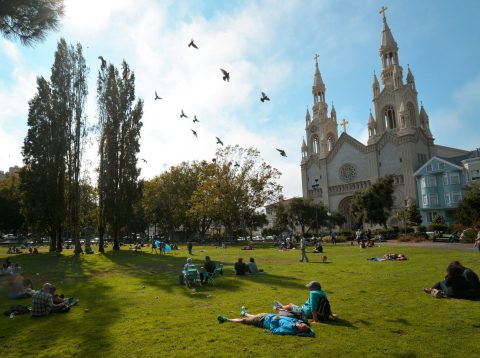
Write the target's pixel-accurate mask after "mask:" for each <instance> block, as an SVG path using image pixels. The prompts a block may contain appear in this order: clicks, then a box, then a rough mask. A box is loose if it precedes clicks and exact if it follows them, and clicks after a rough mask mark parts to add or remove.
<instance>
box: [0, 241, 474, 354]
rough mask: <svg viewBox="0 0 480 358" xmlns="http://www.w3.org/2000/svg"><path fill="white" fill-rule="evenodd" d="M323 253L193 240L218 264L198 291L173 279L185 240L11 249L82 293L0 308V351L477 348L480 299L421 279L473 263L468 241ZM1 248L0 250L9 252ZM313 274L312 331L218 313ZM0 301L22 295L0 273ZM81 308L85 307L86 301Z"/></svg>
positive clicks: (37, 273)
mask: <svg viewBox="0 0 480 358" xmlns="http://www.w3.org/2000/svg"><path fill="white" fill-rule="evenodd" d="M325 249H326V252H325V255H327V256H328V263H321V257H320V256H318V255H319V254H317V255H315V254H309V257H310V259H311V262H310V263H301V262H299V261H298V260H299V252H298V251H296V252H295V251H292V252H280V251H277V250H276V249H274V248H271V247H265V248H258V249H256V250H254V251H241V250H240V247H229V248H227V249H215V248H214V247H194V254H195V255H193V258H194V260H195V261H197V262H198V263H200V262H202V261H203V259H204V257H205V255H210V256H211V257H212V259H213V260H215V261H220V262H223V263H224V264H225V267H224V271H225V275H224V277H222V278H220V279H218V281H217V285H216V286H214V287H213V286H210V285H208V286H202V287H200V288H197V289H196V291H193V290H190V289H187V288H185V287H183V286H180V285H179V284H178V275H179V271H180V269H181V267H182V266H183V264H184V263H185V258H186V257H187V252H186V250H185V248H184V247H181V250H179V251H176V252H174V253H173V254H169V255H167V256H160V255H155V254H151V253H150V252H149V250H150V249H149V248H144V252H142V253H134V252H129V251H126V250H122V251H120V252H112V251H109V252H107V253H106V254H105V255H99V254H95V255H89V256H87V255H82V256H73V255H72V254H71V253H69V252H65V253H63V254H61V255H55V254H49V253H46V252H42V253H41V254H39V255H28V254H25V255H13V256H11V260H12V261H13V262H18V263H20V265H21V266H22V267H23V272H24V275H25V277H30V278H31V279H32V280H33V282H34V285H35V288H38V287H40V286H41V284H42V283H44V282H47V281H48V282H52V283H54V284H55V285H56V286H57V292H58V293H62V292H63V293H65V294H66V296H74V297H76V298H79V299H80V304H79V305H78V306H76V307H74V308H72V310H71V312H69V313H68V314H53V315H51V316H49V317H45V318H31V317H29V316H28V315H24V316H17V317H14V318H12V319H9V318H8V317H6V316H2V317H0V320H1V325H0V327H1V328H0V347H1V351H2V356H4V357H25V356H36V357H51V356H55V357H69V356H78V357H99V356H109V357H183V356H198V357H228V356H232V357H316V356H322V357H360V356H363V357H381V356H382V357H384V356H387V357H475V356H476V357H479V356H480V353H479V352H480V350H479V349H478V341H479V339H480V301H466V300H454V299H434V298H432V297H431V296H429V295H427V294H425V293H423V291H422V288H423V287H427V286H430V285H432V284H433V283H435V282H436V281H438V280H440V279H441V278H442V276H443V274H444V271H445V268H446V266H447V265H448V263H449V262H450V261H452V260H459V261H460V262H462V263H463V264H464V265H465V266H466V267H470V268H472V269H473V270H475V271H476V272H477V273H480V260H479V258H480V255H479V253H478V252H475V251H458V250H440V249H435V248H418V247H406V246H405V247H404V246H402V247H397V246H388V247H387V246H385V245H382V246H380V247H376V248H371V249H364V250H361V249H359V248H358V247H353V246H349V245H348V246H347V245H339V246H336V247H332V246H328V245H327V246H326V248H325ZM387 252H402V253H405V254H406V255H407V256H408V257H409V260H408V261H405V262H370V261H367V260H366V259H367V258H368V257H372V256H382V255H383V254H385V253H387ZM250 256H254V257H255V259H256V261H257V264H258V266H259V268H263V269H264V270H265V271H266V273H265V274H263V275H260V276H254V277H253V276H252V277H235V276H234V275H233V273H232V272H231V268H232V267H233V263H234V262H235V261H236V259H237V258H238V257H244V259H246V260H248V258H249V257H250ZM5 257H6V255H5V249H4V248H2V249H1V253H0V259H1V261H2V262H3V261H4V259H5ZM313 279H316V280H318V281H320V282H321V284H322V286H323V288H324V289H325V291H326V292H327V294H328V297H329V300H330V302H331V305H332V309H333V311H334V312H335V313H337V314H338V319H337V320H336V321H333V322H330V323H320V324H318V325H315V326H314V330H315V332H316V337H315V338H303V337H294V336H276V335H271V334H270V333H269V332H268V331H266V330H262V329H258V328H253V327H248V326H242V325H237V324H230V323H225V324H223V325H220V324H218V322H217V320H216V316H217V315H218V314H219V313H222V314H224V315H226V316H228V317H238V316H239V312H240V307H241V306H242V305H246V306H247V307H248V309H249V312H253V313H257V312H270V311H271V310H272V301H273V300H275V299H278V300H279V301H281V302H283V303H288V302H293V303H297V304H302V303H303V302H304V301H305V300H306V298H307V297H308V289H306V288H305V287H304V285H305V284H306V283H307V282H309V281H311V280H313ZM0 287H1V288H0V308H1V309H2V312H3V311H5V310H6V309H8V308H9V307H10V306H11V305H14V304H26V305H29V304H30V300H29V299H24V300H17V301H13V300H10V299H8V298H7V291H6V278H4V277H1V278H0ZM85 309H87V310H88V311H86V310H85Z"/></svg>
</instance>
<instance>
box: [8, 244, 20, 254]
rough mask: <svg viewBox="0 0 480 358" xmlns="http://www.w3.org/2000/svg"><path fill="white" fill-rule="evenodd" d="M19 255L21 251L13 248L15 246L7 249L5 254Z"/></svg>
mask: <svg viewBox="0 0 480 358" xmlns="http://www.w3.org/2000/svg"><path fill="white" fill-rule="evenodd" d="M21 253H23V251H22V250H20V249H19V248H18V247H15V246H10V247H9V248H8V249H7V254H21Z"/></svg>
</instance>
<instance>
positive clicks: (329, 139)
mask: <svg viewBox="0 0 480 358" xmlns="http://www.w3.org/2000/svg"><path fill="white" fill-rule="evenodd" d="M334 143H335V137H334V136H333V134H332V133H328V135H327V151H329V152H330V151H331V150H332V148H333V144H334Z"/></svg>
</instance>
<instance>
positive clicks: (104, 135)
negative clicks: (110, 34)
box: [97, 61, 143, 251]
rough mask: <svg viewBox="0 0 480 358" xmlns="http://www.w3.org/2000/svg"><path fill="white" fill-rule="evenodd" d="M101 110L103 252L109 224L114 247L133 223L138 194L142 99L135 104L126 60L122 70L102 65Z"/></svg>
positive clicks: (101, 218) (101, 220)
mask: <svg viewBox="0 0 480 358" xmlns="http://www.w3.org/2000/svg"><path fill="white" fill-rule="evenodd" d="M97 93H98V111H99V126H98V127H99V131H100V138H99V142H100V145H99V155H100V166H99V180H98V191H99V200H100V203H99V206H100V207H99V209H100V210H99V216H100V217H99V233H100V241H101V242H100V248H99V250H100V251H103V235H104V232H105V229H106V227H107V226H108V228H109V229H110V230H109V231H110V233H111V235H112V236H113V241H114V245H113V248H114V250H118V249H119V248H120V247H119V237H120V234H121V233H122V232H124V231H125V230H126V229H127V228H128V227H129V226H130V225H129V222H130V220H131V218H132V214H133V204H134V201H135V200H136V198H137V197H138V191H139V184H138V176H139V175H140V169H139V168H138V167H137V153H138V152H139V151H140V143H139V141H140V129H141V127H142V122H141V118H142V115H143V101H142V100H141V99H139V100H138V101H137V102H136V103H135V75H134V73H133V72H132V71H130V68H129V66H128V65H127V63H126V62H125V61H123V62H122V68H121V73H120V72H119V71H118V70H117V69H116V68H115V67H114V66H113V65H112V64H110V65H108V66H106V65H105V66H104V64H103V63H102V66H101V68H100V72H99V75H98V82H97Z"/></svg>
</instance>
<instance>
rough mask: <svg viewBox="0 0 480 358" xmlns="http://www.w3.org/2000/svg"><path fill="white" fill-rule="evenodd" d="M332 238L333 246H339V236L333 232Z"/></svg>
mask: <svg viewBox="0 0 480 358" xmlns="http://www.w3.org/2000/svg"><path fill="white" fill-rule="evenodd" d="M330 237H331V238H332V244H334V245H336V244H337V234H336V233H335V231H332V232H331V234H330Z"/></svg>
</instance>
